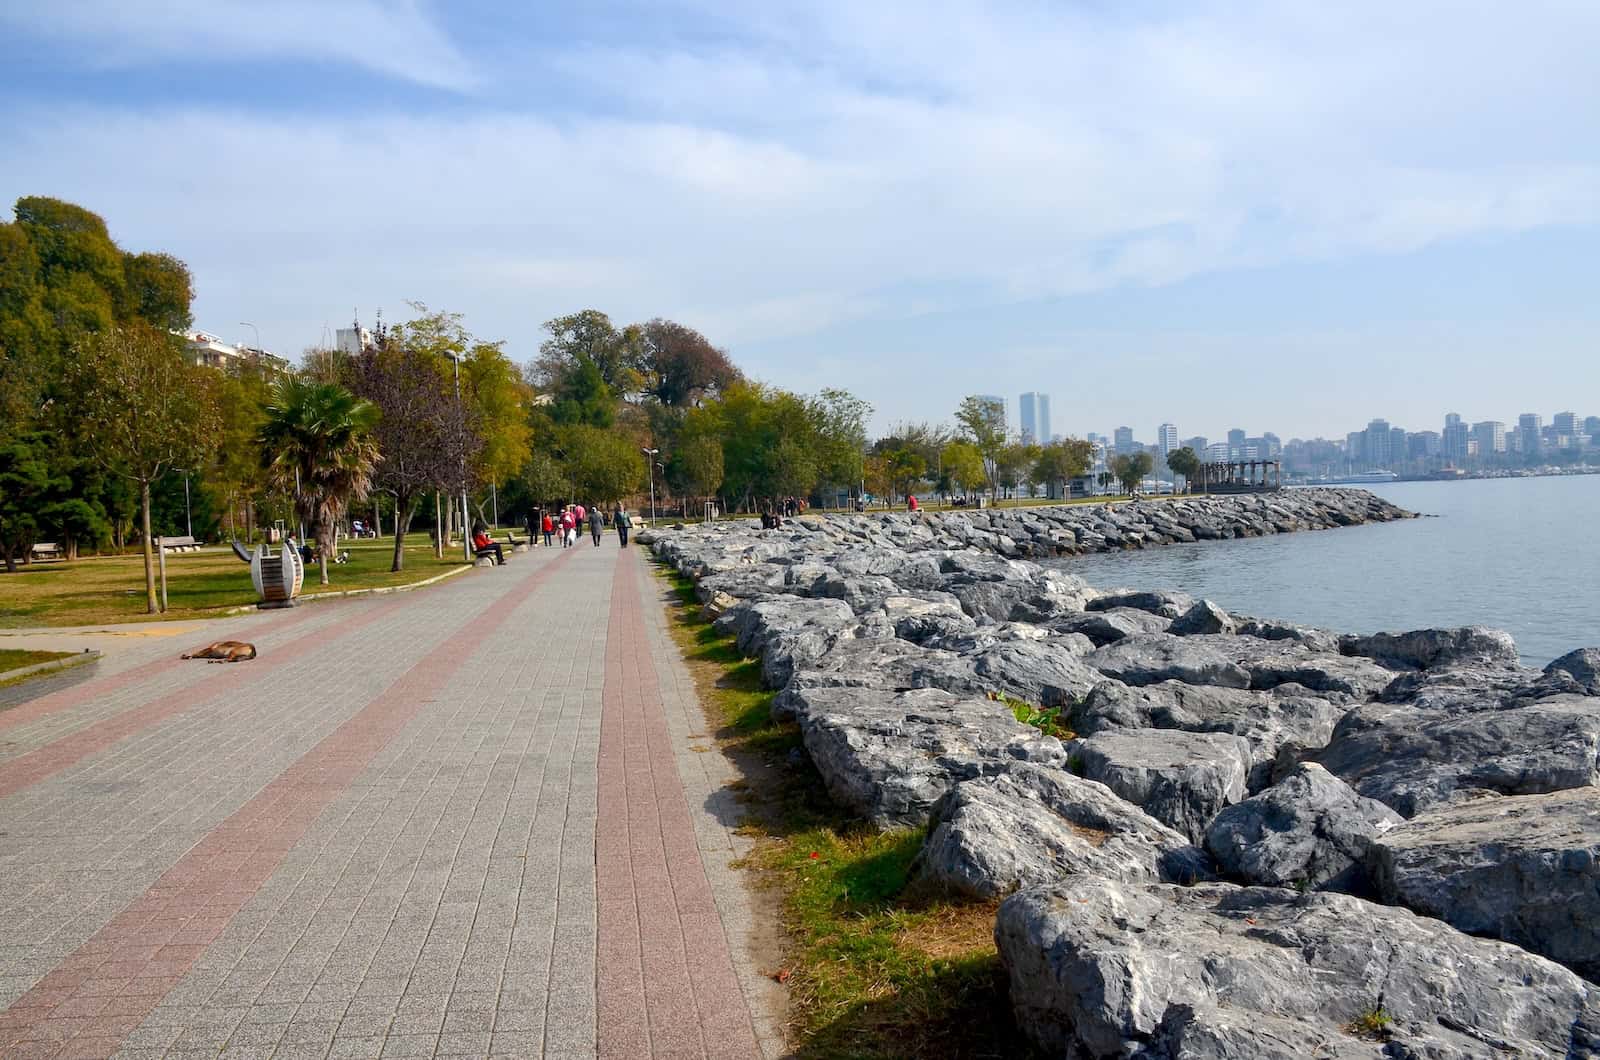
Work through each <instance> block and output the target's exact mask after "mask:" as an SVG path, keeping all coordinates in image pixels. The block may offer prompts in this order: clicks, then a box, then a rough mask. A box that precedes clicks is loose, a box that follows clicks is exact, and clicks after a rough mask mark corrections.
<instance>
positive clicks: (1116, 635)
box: [1049, 607, 1172, 646]
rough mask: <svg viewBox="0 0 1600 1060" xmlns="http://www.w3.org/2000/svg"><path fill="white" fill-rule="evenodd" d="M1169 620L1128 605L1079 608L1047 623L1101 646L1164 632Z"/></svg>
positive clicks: (1052, 627) (1060, 630)
mask: <svg viewBox="0 0 1600 1060" xmlns="http://www.w3.org/2000/svg"><path fill="white" fill-rule="evenodd" d="M1171 624H1172V622H1171V620H1170V619H1165V618H1162V617H1161V616H1160V615H1152V614H1151V613H1150V612H1148V611H1140V610H1137V609H1135V608H1132V607H1118V608H1114V609H1112V610H1110V611H1083V612H1080V613H1078V614H1075V615H1065V616H1062V617H1059V618H1055V619H1052V620H1051V621H1050V623H1049V625H1050V628H1051V629H1053V630H1056V631H1057V632H1060V633H1079V634H1082V635H1083V636H1085V637H1088V638H1089V639H1090V640H1092V641H1094V643H1095V644H1096V645H1101V646H1103V645H1106V644H1111V643H1113V642H1115V641H1119V640H1122V639H1123V638H1124V637H1134V636H1138V635H1139V634H1141V633H1165V632H1166V631H1167V627H1168V626H1170V625H1171Z"/></svg>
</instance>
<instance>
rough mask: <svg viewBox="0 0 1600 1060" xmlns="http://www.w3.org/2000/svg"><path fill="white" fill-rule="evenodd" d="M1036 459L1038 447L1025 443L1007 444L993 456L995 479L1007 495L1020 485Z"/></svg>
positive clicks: (1037, 457)
mask: <svg viewBox="0 0 1600 1060" xmlns="http://www.w3.org/2000/svg"><path fill="white" fill-rule="evenodd" d="M1038 459H1039V447H1038V446H1036V445H1030V444H1028V443H1026V442H1008V443H1007V444H1005V445H1003V446H1001V447H1000V451H999V452H998V453H996V454H995V458H994V462H995V477H996V478H997V479H998V480H999V483H1000V485H1001V486H1003V487H1005V489H1006V492H1007V493H1008V494H1009V493H1010V492H1011V491H1012V490H1015V489H1016V488H1017V487H1018V486H1020V485H1022V483H1023V480H1024V479H1025V478H1026V477H1027V476H1028V473H1029V471H1030V470H1031V469H1032V467H1033V465H1034V462H1035V461H1037V460H1038Z"/></svg>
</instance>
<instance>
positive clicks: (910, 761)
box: [795, 688, 1066, 828]
mask: <svg viewBox="0 0 1600 1060" xmlns="http://www.w3.org/2000/svg"><path fill="white" fill-rule="evenodd" d="M795 720H796V721H797V722H798V723H799V725H800V735H801V738H802V739H803V740H804V741H805V747H806V751H807V753H808V754H810V756H811V761H812V763H813V764H815V765H816V767H817V772H819V773H820V774H822V780H823V783H824V784H826V785H827V788H828V793H829V794H830V795H832V796H833V798H834V799H835V800H836V801H837V802H839V803H840V804H841V805H843V806H845V807H847V808H848V809H850V810H852V811H854V812H855V813H857V814H859V815H860V816H862V817H864V818H866V819H867V820H869V821H871V822H872V823H873V824H874V825H876V826H877V827H879V828H894V827H906V826H920V825H923V824H926V823H927V820H928V816H929V814H930V812H931V811H932V809H933V806H934V804H935V803H937V802H938V801H939V799H941V798H942V797H943V796H944V794H945V792H947V791H949V790H950V789H951V788H952V787H954V786H955V785H956V784H957V783H959V782H960V781H963V780H970V779H972V778H973V777H978V776H983V775H985V774H989V773H997V772H999V771H1000V770H1002V769H1004V768H1005V767H1006V766H1007V765H1008V764H1009V763H1012V762H1019V761H1020V762H1036V763H1039V764H1041V765H1048V766H1056V767H1060V766H1063V765H1065V764H1066V753H1065V752H1064V751H1063V749H1062V747H1061V742H1060V741H1059V740H1057V739H1056V738H1055V737H1053V736H1045V735H1044V734H1043V733H1041V732H1039V730H1038V729H1035V728H1033V727H1032V726H1029V725H1024V724H1022V723H1021V722H1019V721H1018V720H1017V719H1016V718H1015V717H1014V716H1013V715H1012V713H1011V710H1010V708H1009V707H1007V706H1006V705H1005V704H1004V703H999V702H995V701H993V700H989V699H977V698H962V697H959V696H953V695H951V694H950V693H948V692H943V691H940V690H938V689H932V688H925V689H916V690H913V691H910V692H884V691H882V690H878V689H870V688H834V689H824V688H818V689H812V690H810V691H809V692H808V693H807V694H806V696H805V698H804V700H803V702H802V703H801V704H800V705H798V706H797V708H796V710H795Z"/></svg>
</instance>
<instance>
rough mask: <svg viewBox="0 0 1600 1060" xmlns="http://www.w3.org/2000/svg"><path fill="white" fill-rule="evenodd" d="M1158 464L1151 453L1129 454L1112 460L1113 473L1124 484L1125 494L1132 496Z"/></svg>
mask: <svg viewBox="0 0 1600 1060" xmlns="http://www.w3.org/2000/svg"><path fill="white" fill-rule="evenodd" d="M1155 466H1156V462H1155V459H1154V458H1153V457H1151V455H1150V454H1149V453H1145V452H1138V453H1127V454H1124V455H1122V456H1114V457H1112V458H1111V473H1112V474H1113V475H1115V476H1116V479H1117V481H1118V482H1120V483H1122V489H1123V492H1125V493H1127V494H1129V495H1132V494H1133V493H1134V491H1136V490H1137V489H1138V488H1139V483H1141V482H1143V481H1144V477H1145V476H1146V475H1148V474H1150V472H1151V471H1152V470H1154V469H1155Z"/></svg>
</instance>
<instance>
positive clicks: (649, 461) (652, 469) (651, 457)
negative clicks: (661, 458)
mask: <svg viewBox="0 0 1600 1060" xmlns="http://www.w3.org/2000/svg"><path fill="white" fill-rule="evenodd" d="M639 452H641V453H643V454H644V464H645V470H646V471H648V472H649V473H650V522H651V524H652V525H654V523H655V521H656V457H657V456H658V455H660V453H661V450H659V449H646V448H645V447H644V446H640V447H639Z"/></svg>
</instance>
